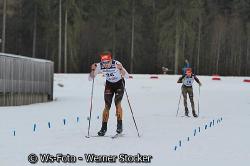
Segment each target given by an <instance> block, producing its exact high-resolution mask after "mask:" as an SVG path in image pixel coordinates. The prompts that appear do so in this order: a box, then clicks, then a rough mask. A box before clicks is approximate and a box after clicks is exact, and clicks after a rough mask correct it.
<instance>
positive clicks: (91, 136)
mask: <svg viewBox="0 0 250 166" xmlns="http://www.w3.org/2000/svg"><path fill="white" fill-rule="evenodd" d="M95 137H112V136H110V135H109V136H108V135H104V136H99V135H90V136H85V138H95Z"/></svg>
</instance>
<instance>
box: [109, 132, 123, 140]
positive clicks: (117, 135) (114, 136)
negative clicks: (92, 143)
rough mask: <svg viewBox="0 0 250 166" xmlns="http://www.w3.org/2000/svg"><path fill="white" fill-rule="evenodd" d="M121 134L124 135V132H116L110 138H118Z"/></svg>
mask: <svg viewBox="0 0 250 166" xmlns="http://www.w3.org/2000/svg"><path fill="white" fill-rule="evenodd" d="M122 136H124V134H122V133H120V134H119V133H116V134H115V135H113V136H112V137H111V138H112V139H115V138H118V137H122Z"/></svg>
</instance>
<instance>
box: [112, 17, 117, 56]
mask: <svg viewBox="0 0 250 166" xmlns="http://www.w3.org/2000/svg"><path fill="white" fill-rule="evenodd" d="M115 30H116V29H115V19H114V17H113V30H112V31H113V43H112V53H113V58H114V59H115V52H116V32H115Z"/></svg>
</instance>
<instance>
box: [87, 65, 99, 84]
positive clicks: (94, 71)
mask: <svg viewBox="0 0 250 166" xmlns="http://www.w3.org/2000/svg"><path fill="white" fill-rule="evenodd" d="M98 73H100V65H99V64H98V63H94V64H92V65H91V71H90V73H89V80H90V81H91V80H92V79H93V78H95V76H96V75H97V74H98Z"/></svg>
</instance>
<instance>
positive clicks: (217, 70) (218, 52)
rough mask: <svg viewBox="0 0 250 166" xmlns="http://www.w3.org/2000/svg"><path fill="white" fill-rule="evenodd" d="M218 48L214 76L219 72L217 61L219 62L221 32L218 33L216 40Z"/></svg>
mask: <svg viewBox="0 0 250 166" xmlns="http://www.w3.org/2000/svg"><path fill="white" fill-rule="evenodd" d="M218 40H219V41H218V47H217V59H216V74H218V72H219V60H220V47H221V32H219V39H218Z"/></svg>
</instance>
